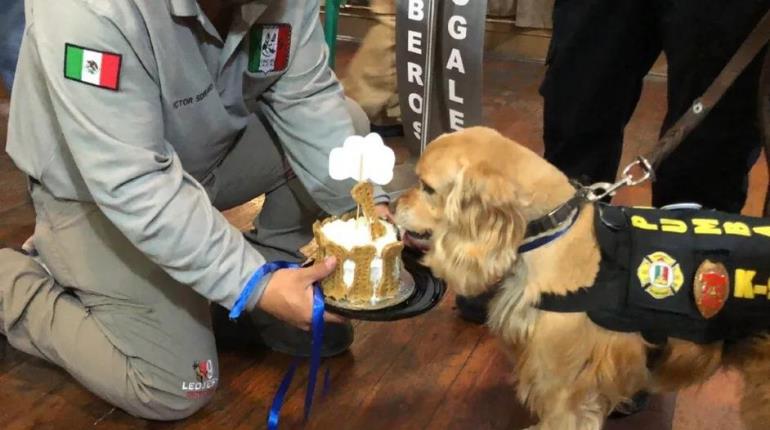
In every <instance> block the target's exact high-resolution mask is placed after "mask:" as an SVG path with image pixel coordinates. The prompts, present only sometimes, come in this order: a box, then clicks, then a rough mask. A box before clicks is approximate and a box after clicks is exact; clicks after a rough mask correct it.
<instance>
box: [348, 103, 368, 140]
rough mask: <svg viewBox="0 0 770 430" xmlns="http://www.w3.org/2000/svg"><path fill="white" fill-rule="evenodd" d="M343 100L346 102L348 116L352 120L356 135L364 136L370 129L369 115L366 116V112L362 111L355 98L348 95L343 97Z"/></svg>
mask: <svg viewBox="0 0 770 430" xmlns="http://www.w3.org/2000/svg"><path fill="white" fill-rule="evenodd" d="M345 101H346V102H347V103H346V104H347V108H348V113H349V114H350V118H351V119H352V120H353V129H355V133H356V135H358V136H366V135H367V134H369V132H370V131H371V130H372V125H371V123H370V122H369V117H368V116H366V112H364V110H363V109H362V108H361V106H360V105H359V104H358V103H356V101H355V100H353V99H351V98H350V97H345Z"/></svg>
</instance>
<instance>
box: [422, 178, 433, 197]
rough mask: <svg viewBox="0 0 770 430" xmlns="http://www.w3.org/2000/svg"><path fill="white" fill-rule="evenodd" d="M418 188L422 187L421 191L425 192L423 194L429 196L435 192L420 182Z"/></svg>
mask: <svg viewBox="0 0 770 430" xmlns="http://www.w3.org/2000/svg"><path fill="white" fill-rule="evenodd" d="M420 186H421V187H422V190H423V191H424V192H425V194H428V195H431V194H433V193H435V192H436V190H434V189H433V188H431V187H430V186H429V185H428V184H426V183H425V182H422V181H421V182H420Z"/></svg>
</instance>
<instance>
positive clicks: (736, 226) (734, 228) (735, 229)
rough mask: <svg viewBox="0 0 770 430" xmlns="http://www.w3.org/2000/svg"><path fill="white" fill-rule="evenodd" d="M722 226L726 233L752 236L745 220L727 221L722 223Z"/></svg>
mask: <svg viewBox="0 0 770 430" xmlns="http://www.w3.org/2000/svg"><path fill="white" fill-rule="evenodd" d="M722 228H723V229H724V230H725V234H732V235H735V236H746V237H751V229H749V226H748V225H746V223H743V222H729V221H728V222H725V223H724V224H722Z"/></svg>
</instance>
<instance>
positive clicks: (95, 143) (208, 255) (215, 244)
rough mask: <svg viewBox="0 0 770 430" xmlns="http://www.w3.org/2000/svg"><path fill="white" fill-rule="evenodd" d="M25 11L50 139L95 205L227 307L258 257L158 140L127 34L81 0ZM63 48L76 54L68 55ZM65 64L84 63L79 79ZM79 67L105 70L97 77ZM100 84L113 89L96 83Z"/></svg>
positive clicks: (158, 126) (155, 101) (149, 84)
mask: <svg viewBox="0 0 770 430" xmlns="http://www.w3.org/2000/svg"><path fill="white" fill-rule="evenodd" d="M40 3H41V2H38V4H40ZM32 15H33V18H32V22H31V33H32V38H34V43H35V47H36V48H37V54H38V55H39V61H40V64H41V65H42V69H43V70H42V74H41V75H42V76H43V77H44V79H45V80H46V81H47V82H46V85H47V86H48V88H49V95H50V100H47V101H41V105H45V104H50V105H51V106H52V108H53V110H54V112H55V115H56V118H57V121H58V123H59V127H60V129H61V136H58V137H55V138H59V139H63V141H64V142H65V144H66V147H67V148H68V149H69V151H70V153H71V155H72V158H73V159H74V161H75V163H76V165H77V168H78V171H79V173H80V174H81V175H82V177H83V179H84V181H85V183H86V185H87V187H88V190H89V192H90V193H91V195H92V196H93V200H94V202H95V203H96V204H97V205H98V207H99V208H100V209H101V211H102V212H103V213H104V215H105V216H107V218H109V219H110V221H111V222H112V223H114V225H115V226H116V227H117V228H118V229H119V230H120V231H121V232H122V233H123V234H124V235H125V236H126V237H127V238H128V239H129V240H130V241H131V243H133V244H134V245H135V246H136V247H137V248H138V249H140V250H141V251H142V252H143V253H144V254H146V255H147V256H148V257H149V258H150V259H151V260H152V261H154V262H155V263H157V264H158V265H159V266H161V267H162V268H163V269H164V270H165V271H166V272H167V273H168V274H169V275H170V276H171V277H173V278H174V279H176V280H177V281H179V282H181V283H184V284H186V285H189V286H191V287H192V288H193V289H194V290H195V291H197V292H198V293H200V294H201V295H203V296H204V297H206V298H208V299H209V300H212V301H215V302H218V303H221V304H222V305H223V306H225V307H227V308H230V307H232V305H233V303H234V302H235V300H236V298H237V296H238V295H239V293H240V291H241V289H242V288H243V286H244V285H245V284H246V282H247V280H248V279H249V278H250V276H251V275H252V274H253V273H254V271H255V270H256V269H257V268H258V267H259V266H261V265H262V264H263V263H264V259H263V257H262V256H261V255H260V254H259V253H257V252H256V251H255V250H254V249H253V248H252V247H251V246H249V245H248V244H247V243H246V241H245V240H244V238H243V236H242V234H241V233H240V232H239V231H238V230H237V229H235V228H234V227H232V226H231V225H230V224H229V223H228V222H227V220H226V219H225V218H224V217H223V216H222V214H221V213H219V212H218V211H217V210H216V209H214V208H213V207H212V205H211V203H210V201H209V199H208V197H207V195H206V193H205V191H204V190H203V188H202V187H201V185H200V184H198V183H197V182H196V181H195V180H194V179H193V178H192V177H191V176H190V175H188V174H187V173H186V172H185V171H184V170H183V169H182V166H181V164H180V160H179V157H178V156H177V154H176V153H175V151H174V149H173V147H172V146H171V144H170V142H168V141H166V140H165V139H164V131H163V111H162V109H161V96H160V91H159V88H158V85H157V83H156V82H155V81H154V80H153V78H152V77H151V75H150V74H149V73H148V72H147V70H146V69H145V67H144V66H143V64H142V63H141V62H140V61H139V59H138V58H137V56H136V55H135V54H134V52H133V51H132V48H131V44H130V43H129V42H128V39H127V38H126V37H125V36H124V34H123V33H122V32H121V31H120V30H119V28H118V26H117V25H116V24H115V23H114V22H113V21H112V20H111V19H110V18H108V17H107V16H106V15H105V14H103V13H98V12H95V11H94V10H92V9H90V8H89V7H88V6H86V5H85V4H84V2H82V1H80V0H56V1H51V2H46V5H45V7H39V8H36V10H34V11H33V12H32ZM135 27H136V28H142V27H141V26H140V25H136V26H135ZM145 37H146V36H145ZM65 44H68V45H71V46H75V47H79V48H78V49H82V50H81V51H74V52H73V51H70V53H69V55H66V54H65ZM99 53H102V55H105V56H106V55H118V56H120V57H119V66H117V67H118V70H117V72H118V75H117V76H115V75H114V71H115V70H114V69H115V67H116V62H117V61H118V59H117V58H116V57H114V56H113V57H109V58H104V57H101V58H100V57H99ZM65 56H67V57H69V58H66V59H65ZM73 61H81V62H82V63H83V64H84V66H83V70H82V71H81V72H82V73H81V75H78V69H77V67H76V65H75V64H73V63H72V62H73ZM88 61H94V62H95V63H96V65H93V64H90V65H89V63H88ZM100 61H101V63H102V64H101V67H99V62H100ZM108 63H110V64H109V65H108ZM108 66H109V67H111V68H112V69H109V67H108ZM87 68H90V69H91V70H92V71H96V74H98V73H99V71H100V70H101V72H102V73H111V74H110V75H106V76H101V78H100V79H102V80H101V81H100V80H99V79H98V78H97V77H94V76H91V75H90V74H89V73H90V72H89V71H88V70H86V69H87ZM65 75H67V76H69V77H65ZM115 78H117V82H115V81H114V79H115ZM84 80H87V81H88V82H89V83H85V82H83V81H84ZM105 83H106V84H108V85H111V86H112V85H114V84H117V86H118V88H117V89H116V90H112V89H107V88H102V87H101V86H104V84H105ZM16 96H21V95H19V94H17V95H16ZM264 282H266V281H264ZM264 282H263V284H264ZM129 287H130V286H127V288H129ZM263 289H264V288H263V285H262V286H260V288H257V293H256V294H257V295H261V292H262V290H263ZM252 299H253V298H252ZM251 302H252V303H256V300H252V301H251Z"/></svg>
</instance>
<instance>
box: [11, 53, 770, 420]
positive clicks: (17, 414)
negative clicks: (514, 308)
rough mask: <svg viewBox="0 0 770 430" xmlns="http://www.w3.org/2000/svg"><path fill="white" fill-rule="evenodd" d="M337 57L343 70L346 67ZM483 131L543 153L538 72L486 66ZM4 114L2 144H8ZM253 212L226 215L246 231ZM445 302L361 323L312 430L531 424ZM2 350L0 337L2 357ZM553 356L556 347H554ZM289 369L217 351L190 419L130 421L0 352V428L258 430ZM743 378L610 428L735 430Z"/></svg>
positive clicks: (493, 351)
mask: <svg viewBox="0 0 770 430" xmlns="http://www.w3.org/2000/svg"><path fill="white" fill-rule="evenodd" d="M351 49H352V48H351V47H350V46H343V47H342V49H341V50H340V59H339V62H338V64H339V65H340V66H339V70H342V71H344V65H345V62H346V61H347V60H348V59H349V58H350V52H351ZM485 73H486V77H485V78H486V86H485V98H484V103H485V113H486V118H487V123H488V124H489V125H491V126H493V127H496V128H497V129H499V130H501V131H502V132H503V133H504V134H506V135H508V136H510V137H513V138H515V139H517V140H519V141H520V142H522V143H524V144H526V145H528V146H530V147H531V148H534V149H536V150H541V149H542V142H541V140H542V139H541V134H542V126H541V116H542V102H541V99H540V97H539V95H538V94H537V87H538V85H539V82H540V80H541V78H542V74H543V66H542V65H540V64H534V63H523V62H522V63H519V62H506V61H496V60H495V61H490V62H488V64H487V65H486V71H485ZM664 105H665V82H662V81H660V80H650V81H649V82H648V83H647V85H646V88H645V92H644V95H643V100H642V102H641V105H640V108H639V109H638V111H637V113H636V114H635V117H634V120H633V122H632V123H631V124H630V126H629V127H628V137H627V141H628V144H627V150H626V153H625V155H624V157H625V158H624V159H625V160H629V159H631V157H633V156H634V155H635V154H637V153H639V152H643V151H645V150H646V149H647V148H648V147H649V145H650V144H651V143H653V142H654V141H655V137H656V136H657V133H658V127H659V124H660V121H661V119H662V115H663V111H664V108H663V106H664ZM5 122H6V118H5V117H0V142H2V145H3V146H2V148H0V149H4V147H5V143H4V142H5ZM766 182H767V171H766V169H764V167H763V166H758V167H756V168H755V169H754V171H753V172H752V182H751V184H752V185H751V189H752V192H751V197H750V199H749V202H748V204H747V207H746V212H747V213H751V214H758V213H759V210H760V209H759V208H760V202H761V201H762V199H763V195H762V192H763V191H762V190H764V184H766ZM617 200H618V201H619V202H622V203H635V204H638V203H647V201H648V200H649V190H647V189H639V190H629V191H628V192H624V193H622V194H621V195H619V196H618V198H617ZM257 206H258V204H251V205H248V206H246V207H244V208H241V209H239V210H236V211H233V212H231V213H229V214H228V217H229V219H231V220H232V221H233V222H234V223H235V224H236V225H239V226H241V225H244V223H247V221H248V219H249V218H250V217H251V216H252V215H253V213H254V211H255V208H256V207H257ZM33 225H34V213H33V211H32V209H31V207H30V205H29V203H28V199H27V197H26V194H25V191H24V181H23V178H22V177H21V175H20V174H19V173H18V172H17V171H16V170H15V169H14V168H13V166H12V164H11V162H10V160H9V159H8V157H7V156H6V155H5V153H4V151H0V241H5V242H9V243H13V244H20V243H21V242H22V241H23V240H24V239H25V238H26V237H28V236H29V235H30V234H31V232H32V228H33ZM453 306H454V301H453V297H451V296H448V297H446V298H445V300H444V301H443V303H442V304H441V305H440V306H439V307H438V308H437V309H436V310H434V311H433V312H430V313H428V314H426V315H423V316H421V317H419V318H414V319H411V320H407V321H401V322H396V323H388V324H386V323H357V324H356V341H355V343H354V344H353V347H352V349H351V351H350V353H348V354H346V355H344V356H341V357H338V358H335V359H331V360H328V361H327V362H326V364H325V365H326V366H329V368H330V369H331V375H332V380H331V390H330V392H329V394H328V395H327V396H326V397H323V398H318V400H317V402H316V406H315V408H314V413H313V415H312V417H311V420H310V422H309V423H308V425H307V426H306V427H307V428H311V429H366V430H379V429H383V430H385V429H387V430H393V429H399V430H400V429H436V430H439V429H479V430H481V429H518V428H524V427H526V426H528V425H529V424H531V423H532V420H531V418H530V417H529V416H528V415H527V413H526V411H525V410H524V409H523V408H522V407H521V406H520V405H519V403H518V402H517V401H516V400H515V398H514V395H513V389H512V386H511V365H510V364H509V363H508V362H507V361H506V360H505V358H504V357H503V355H502V354H501V353H500V351H499V350H498V348H497V345H496V343H495V341H494V340H493V339H492V338H491V337H490V336H489V334H488V333H487V331H486V329H485V328H483V327H480V326H475V325H471V324H468V323H464V322H462V321H461V320H460V319H458V318H457V317H456V313H455V310H454V309H453ZM3 345H5V343H4V341H3V340H2V338H1V337H0V348H2V346H3ZM555 347H556V345H555ZM289 362H290V359H289V357H286V356H284V355H281V354H277V353H272V352H268V351H264V350H255V351H222V352H221V354H220V369H221V370H220V372H221V375H220V376H221V378H220V381H221V382H220V387H219V389H218V391H217V393H216V396H215V398H214V400H213V401H212V402H211V403H210V404H209V405H208V406H207V407H206V408H205V409H203V410H202V411H200V412H199V413H197V414H196V415H194V416H193V417H192V418H190V419H189V420H187V421H184V422H179V423H157V422H149V421H144V420H139V419H136V418H133V417H131V416H129V415H127V414H125V413H123V412H121V411H119V410H116V409H115V408H113V407H112V406H110V405H109V404H107V403H105V402H103V401H101V400H99V399H98V398H96V397H95V396H93V395H91V394H90V393H89V392H87V391H86V390H85V389H83V388H82V387H80V386H79V385H78V384H77V383H76V382H74V381H73V380H72V378H70V377H69V376H68V375H67V374H66V373H64V372H62V371H61V370H58V369H56V368H54V367H52V366H50V365H48V364H46V363H44V362H42V361H40V360H37V359H34V358H31V357H29V356H26V355H24V354H22V353H19V352H17V351H14V350H13V349H12V348H11V347H10V346H7V345H6V346H5V348H4V349H0V429H9V430H22V429H36V430H37V429H68V430H75V429H85V428H92V427H94V428H103V429H206V430H211V429H255V428H256V429H259V428H264V426H265V417H266V413H267V410H268V407H269V405H270V402H271V401H272V396H273V394H274V392H275V389H276V387H277V385H278V383H279V380H280V378H281V377H282V375H283V373H284V371H285V370H286V367H287V366H288V364H289ZM303 371H304V372H305V373H302V371H300V373H299V375H298V376H297V378H296V379H295V383H294V385H293V386H292V388H291V390H290V392H289V395H288V400H287V404H286V407H285V410H284V414H283V419H282V424H283V427H282V428H296V427H300V426H301V416H302V401H303V396H304V383H305V380H306V367H303ZM740 384H741V381H740V379H739V378H738V377H737V376H735V375H733V374H729V373H724V374H719V375H717V376H716V377H715V378H713V379H712V380H711V381H710V382H709V383H707V384H705V385H704V386H703V387H698V388H692V389H689V390H686V391H684V392H682V393H680V394H679V396H678V399H675V396H673V395H669V396H665V397H662V398H655V399H653V402H652V405H651V406H650V408H648V410H647V411H646V412H644V413H642V414H639V415H637V416H635V417H632V418H629V419H625V420H620V421H614V422H611V423H610V424H608V426H607V428H610V429H675V430H690V429H692V430H694V429H699V430H717V429H719V430H722V429H731V430H732V429H736V430H740V428H741V427H740V426H739V425H738V424H737V420H736V418H737V399H738V397H737V390H738V387H739V386H740Z"/></svg>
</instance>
